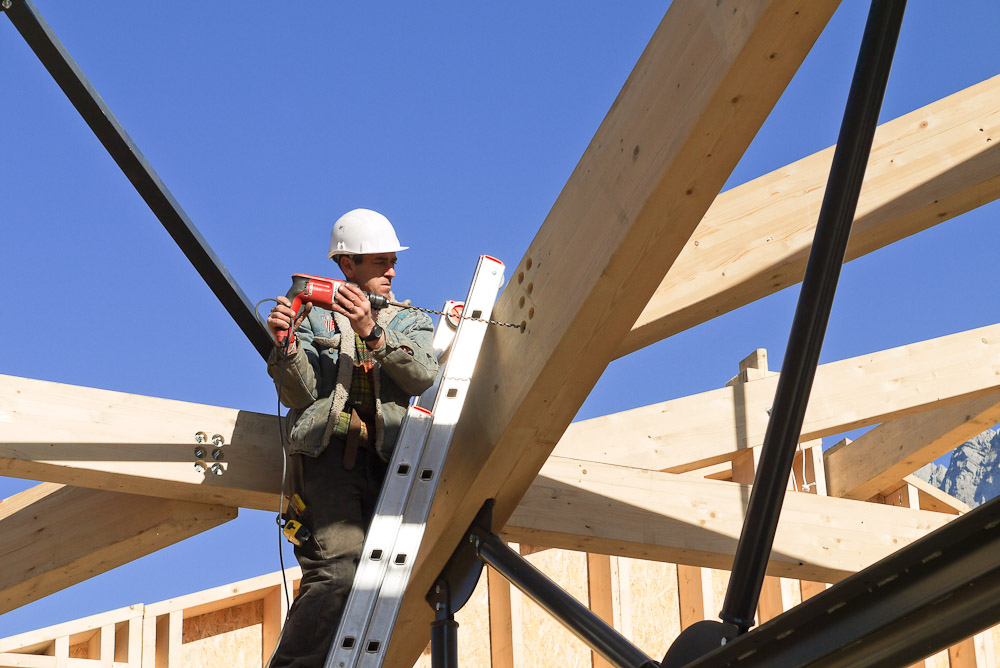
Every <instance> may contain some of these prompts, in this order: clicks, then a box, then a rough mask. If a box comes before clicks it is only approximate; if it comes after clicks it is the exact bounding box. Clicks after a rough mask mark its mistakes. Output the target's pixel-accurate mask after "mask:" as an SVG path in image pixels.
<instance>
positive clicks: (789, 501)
mask: <svg viewBox="0 0 1000 668" xmlns="http://www.w3.org/2000/svg"><path fill="white" fill-rule="evenodd" d="M748 498H749V487H748V486H747V485H740V484H737V483H731V482H721V481H716V480H700V479H697V478H693V477H690V476H683V475H675V474H670V473H662V472H659V471H642V470H639V469H634V468H628V467H620V466H610V465H607V464H600V463H597V462H582V461H579V460H568V459H562V458H558V457H552V458H550V460H549V461H548V463H546V465H545V467H544V468H543V469H542V471H541V473H540V474H539V477H538V480H537V481H536V483H535V485H534V486H533V487H532V488H531V490H530V491H529V492H528V494H527V495H525V497H524V499H522V502H521V505H520V506H519V507H518V509H517V510H516V511H515V513H514V515H513V516H512V517H511V518H510V521H509V522H508V523H507V526H506V527H504V529H503V530H502V532H501V533H502V534H503V535H504V536H505V537H506V538H509V539H510V540H523V541H525V542H530V543H534V544H537V545H547V546H550V547H558V548H563V549H569V550H582V551H587V552H602V553H605V554H616V555H619V556H625V557H634V558H639V559H655V560H658V561H666V562H674V563H679V564H688V565H691V566H702V567H706V568H722V569H728V568H730V567H731V566H732V559H733V555H734V554H735V550H736V544H737V542H738V540H739V535H740V530H741V528H742V526H743V515H744V512H745V508H746V502H747V499H748ZM952 517H953V516H950V515H945V514H942V513H936V512H931V511H924V510H914V509H910V508H897V507H892V506H882V505H877V504H872V503H866V502H864V501H853V500H849V499H838V498H833V497H824V496H818V495H815V494H801V493H797V492H789V493H788V494H787V495H786V496H785V501H784V505H783V510H782V515H781V523H780V524H779V525H778V532H777V536H776V538H775V543H774V550H773V552H772V555H771V561H770V563H769V564H768V574H770V575H775V576H783V577H789V578H797V579H806V580H814V581H820V582H837V581H839V580H841V579H843V578H844V577H846V576H848V575H850V574H852V573H855V572H857V571H859V570H861V569H862V568H865V567H866V566H869V565H871V564H872V563H874V562H876V561H878V560H879V559H881V558H883V557H885V556H887V555H888V554H890V553H892V552H895V551H896V550H898V549H899V548H901V547H903V546H904V545H907V544H909V543H910V542H912V541H914V540H916V539H917V538H920V537H922V536H924V535H926V534H928V533H930V532H931V531H933V530H934V529H936V528H938V527H940V526H943V525H944V524H946V523H947V522H948V521H949V520H950V519H952Z"/></svg>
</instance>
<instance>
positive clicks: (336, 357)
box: [267, 306, 438, 461]
mask: <svg viewBox="0 0 1000 668" xmlns="http://www.w3.org/2000/svg"><path fill="white" fill-rule="evenodd" d="M376 322H377V323H378V324H379V325H380V326H381V327H382V329H383V330H384V331H385V342H384V343H383V345H382V346H381V347H380V348H378V349H376V350H373V351H372V354H373V355H374V357H375V360H376V362H378V364H376V366H375V372H374V374H373V384H374V389H375V407H376V429H375V451H376V452H377V453H378V455H379V457H381V458H382V459H383V460H385V461H388V460H389V458H390V457H391V455H392V450H393V447H394V446H395V444H396V438H397V437H398V436H399V428H400V425H401V424H402V422H403V418H404V417H406V409H407V406H408V405H409V402H410V398H411V397H413V396H416V395H419V394H421V393H422V392H423V391H424V390H426V389H427V388H429V387H430V386H431V385H432V384H433V383H434V378H435V377H436V376H437V372H438V362H437V357H436V356H435V354H434V348H433V346H432V345H431V338H432V335H433V325H432V323H431V319H430V318H429V317H428V316H427V314H425V313H422V312H420V311H416V310H413V309H406V308H401V307H398V306H389V307H387V308H384V309H381V310H380V311H378V312H377V316H376ZM295 338H296V348H295V351H294V352H293V353H291V354H289V355H287V356H283V355H282V354H281V353H280V352H279V351H278V350H277V349H275V350H274V351H272V352H271V356H270V359H268V363H267V371H268V373H269V374H270V375H271V378H273V379H274V382H275V385H276V386H277V387H278V393H279V396H280V398H281V403H283V404H284V405H285V406H287V407H288V408H290V409H291V410H290V411H289V412H288V417H287V418H286V420H287V424H288V425H290V427H289V428H288V440H289V443H290V446H289V452H290V453H292V454H295V453H300V454H304V455H309V456H311V457H317V456H319V454H320V453H321V452H323V450H324V448H326V446H327V443H329V441H330V436H331V434H332V430H333V426H334V424H336V420H337V416H339V415H340V413H341V411H342V410H343V409H344V405H345V404H346V403H347V396H348V392H349V390H350V387H351V373H352V372H353V369H354V358H355V355H356V354H357V353H356V350H355V339H354V330H353V329H351V323H350V321H349V320H348V319H347V318H345V317H344V316H342V315H340V314H339V313H334V312H333V311H328V310H326V309H322V308H318V307H315V306H314V307H313V309H312V310H311V311H310V312H309V315H308V316H307V317H306V319H305V320H303V321H302V323H301V324H300V325H299V327H298V328H297V329H296V330H295Z"/></svg>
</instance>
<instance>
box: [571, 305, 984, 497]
mask: <svg viewBox="0 0 1000 668" xmlns="http://www.w3.org/2000/svg"><path fill="white" fill-rule="evenodd" d="M777 382H778V377H777V376H772V377H768V378H761V379H759V380H751V381H749V382H745V383H737V384H734V385H733V386H731V387H724V388H721V389H718V390H711V391H709V392H703V393H701V394H696V395H692V396H689V397H683V398H680V399H674V400H671V401H666V402H663V403H660V404H654V405H652V406H646V407H643V408H637V409H633V410H630V411H624V412H622V413H616V414H614V415H606V416H603V417H598V418H593V419H591V420H584V421H581V422H576V423H574V424H573V425H571V426H570V428H569V429H567V430H566V433H565V435H564V436H563V438H562V440H561V441H560V442H559V445H557V446H556V448H555V450H554V452H553V454H556V455H559V456H563V457H576V458H579V459H585V460H595V461H605V462H609V463H614V464H622V465H625V466H635V467H637V468H649V469H655V470H661V471H669V472H671V473H682V472H684V471H690V470H693V469H698V468H702V467H705V466H709V465H711V464H715V463H718V462H722V461H727V460H730V459H732V458H733V457H734V456H735V455H736V454H737V453H738V452H739V451H741V450H745V449H748V448H752V447H755V446H758V445H761V444H762V443H763V441H764V432H765V430H766V429H767V421H768V418H769V416H768V410H769V409H770V407H771V403H772V400H773V398H774V391H775V388H776V387H777ZM998 390H1000V325H990V326H988V327H980V328H978V329H973V330H969V331H967V332H961V333H959V334H951V335H949V336H943V337H940V338H937V339H931V340H929V341H923V342H920V343H913V344H910V345H906V346H900V347H898V348H892V349H890V350H883V351H881V352H878V353H873V354H870V355H861V356H859V357H854V358H851V359H846V360H841V361H839V362H831V363H829V364H824V365H821V366H820V367H819V368H818V369H817V372H816V379H815V382H814V385H813V389H812V393H811V394H810V398H809V406H808V407H807V409H806V415H805V421H804V423H803V426H802V436H801V438H802V440H804V441H805V440H811V439H815V438H820V437H822V436H829V435H832V434H838V433H841V432H844V431H847V430H849V429H856V428H858V427H865V426H869V425H872V424H877V423H879V422H884V421H886V420H892V419H896V418H901V417H904V416H907V415H912V414H915V413H919V412H921V411H927V410H930V409H932V408H938V407H942V406H946V405H949V404H957V403H959V402H962V401H971V400H972V399H975V398H978V397H983V396H987V395H990V394H996V393H997V391H998ZM963 415H964V414H963ZM827 464H828V465H829V462H827ZM899 477H901V476H898V477H897V480H898V479H899ZM877 491H879V490H876V492H877ZM830 494H831V495H833V492H832V491H831V492H830Z"/></svg>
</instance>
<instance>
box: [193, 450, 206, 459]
mask: <svg viewBox="0 0 1000 668" xmlns="http://www.w3.org/2000/svg"><path fill="white" fill-rule="evenodd" d="M194 456H195V457H197V458H198V459H201V458H202V457H204V456H205V448H195V449H194Z"/></svg>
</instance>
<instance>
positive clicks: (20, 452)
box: [0, 375, 281, 510]
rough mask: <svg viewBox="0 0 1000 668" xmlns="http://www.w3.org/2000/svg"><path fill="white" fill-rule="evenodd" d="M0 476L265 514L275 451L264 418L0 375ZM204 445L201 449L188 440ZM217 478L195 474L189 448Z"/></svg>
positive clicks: (272, 423)
mask: <svg viewBox="0 0 1000 668" xmlns="http://www.w3.org/2000/svg"><path fill="white" fill-rule="evenodd" d="M0 410H2V411H3V413H4V414H5V415H6V416H7V417H6V420H5V422H4V428H3V431H2V433H0V475H8V476H14V477H18V478H28V479H32V480H44V481H47V482H59V483H64V484H69V485H74V486H79V487H91V488H95V489H107V490H114V491H120V492H129V493H135V494H143V495H149V496H160V497H165V498H173V499H180V500H186V501H195V502H199V503H209V504H215V503H220V504H223V505H227V506H240V507H244V508H255V509H258V510H275V509H276V508H277V507H278V506H277V497H278V491H279V489H280V485H281V479H280V476H279V475H276V473H275V472H276V471H281V446H280V441H279V436H278V421H277V419H276V418H275V417H274V416H269V415H263V414H260V413H251V412H249V411H238V410H234V409H231V408H219V407H216V406H205V405H201V404H193V403H188V402H184V401H174V400H171V399H158V398H154V397H144V396H140V395H135V394H126V393H124V392H112V391H109V390H96V389H92V388H86V387H78V386H74V385H64V384H61V383H51V382H47V381H41V380H33V379H30V378H19V377H16V376H2V375H0ZM199 432H201V433H203V434H205V436H206V437H207V438H208V439H209V440H208V442H207V443H206V444H204V445H200V446H199V444H198V443H197V442H196V440H195V435H196V434H197V433H199ZM216 435H218V436H220V437H221V438H222V439H223V441H224V445H223V446H222V448H221V450H222V454H223V459H222V461H221V462H219V464H220V467H221V471H222V472H221V474H220V475H216V474H213V473H212V472H211V471H210V470H206V471H203V472H202V471H199V470H198V469H196V468H195V462H196V460H197V457H196V456H195V448H196V447H203V448H204V449H205V453H204V456H203V457H202V459H203V460H204V461H205V463H206V464H207V465H208V466H211V465H213V464H214V463H215V461H214V459H213V457H212V451H213V450H214V449H215V446H214V445H213V444H212V442H211V439H212V438H213V437H215V436H216Z"/></svg>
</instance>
